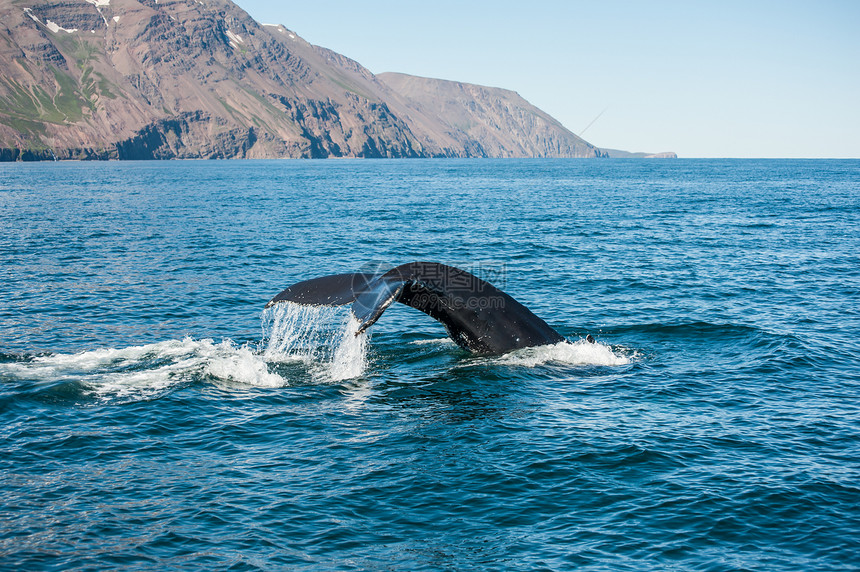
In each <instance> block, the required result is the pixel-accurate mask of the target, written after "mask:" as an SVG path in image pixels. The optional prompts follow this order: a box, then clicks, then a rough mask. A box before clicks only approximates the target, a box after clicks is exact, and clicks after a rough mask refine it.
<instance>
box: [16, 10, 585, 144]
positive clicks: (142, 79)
mask: <svg viewBox="0 0 860 572" xmlns="http://www.w3.org/2000/svg"><path fill="white" fill-rule="evenodd" d="M381 77H383V78H384V81H382V80H381V79H380V78H379V77H377V76H374V75H373V74H371V73H370V72H369V71H368V70H366V69H365V68H363V67H362V66H361V65H359V64H358V63H357V62H355V61H353V60H350V59H349V58H346V57H344V56H341V55H339V54H336V53H334V52H332V51H330V50H326V49H324V48H320V47H317V46H313V45H311V44H309V43H307V42H305V41H304V40H302V39H301V38H300V37H298V36H297V35H296V34H295V33H293V32H291V31H290V30H288V29H286V28H284V27H283V26H263V25H260V24H258V23H257V22H256V21H254V20H253V19H252V18H251V17H250V16H248V14H246V13H245V12H244V11H243V10H241V9H240V8H239V7H237V6H236V5H234V4H233V3H232V2H230V1H229V0H203V1H200V0H0V160H16V159H46V158H53V157H56V158H120V159H146V158H218V157H223V158H230V157H422V156H459V157H474V156H481V157H483V156H488V157H548V156H556V157H568V156H577V157H578V156H599V155H600V151H599V150H597V149H596V148H594V147H593V146H591V145H589V144H588V143H586V142H584V141H582V140H581V139H579V138H577V137H576V136H575V135H573V134H572V133H570V132H569V131H567V130H566V129H564V127H562V126H561V125H560V124H558V122H556V121H555V120H553V119H552V118H551V117H549V116H548V115H546V114H545V113H543V112H541V111H540V110H538V109H536V108H534V107H533V106H531V105H529V104H528V102H526V101H524V100H523V99H522V98H520V97H519V96H517V95H516V94H514V93H513V92H508V91H505V90H498V89H491V88H482V87H479V86H471V85H466V84H457V83H454V82H440V81H436V80H423V79H421V78H411V77H409V76H400V75H393V74H385V75H383V76H381ZM422 89H424V90H426V92H424V93H422V92H421V90H422Z"/></svg>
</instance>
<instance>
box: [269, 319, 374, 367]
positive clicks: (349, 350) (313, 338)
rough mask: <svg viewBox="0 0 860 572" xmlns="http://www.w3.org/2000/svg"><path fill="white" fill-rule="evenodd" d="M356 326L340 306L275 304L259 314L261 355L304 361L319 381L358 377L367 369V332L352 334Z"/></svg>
mask: <svg viewBox="0 0 860 572" xmlns="http://www.w3.org/2000/svg"><path fill="white" fill-rule="evenodd" d="M358 327H359V323H358V321H357V320H356V319H355V317H354V316H353V315H352V313H351V312H348V311H346V312H345V311H344V310H343V309H339V308H332V307H328V306H300V305H298V304H290V303H281V304H276V305H274V306H272V307H271V308H269V309H268V310H266V311H265V312H264V313H263V333H264V338H265V340H266V341H265V350H264V351H263V358H264V359H265V360H266V361H270V362H290V361H301V362H304V363H305V364H307V365H308V366H309V370H310V372H311V374H312V375H313V376H314V377H315V378H316V379H317V381H322V382H326V381H328V382H335V381H343V380H345V379H352V378H355V377H360V376H361V375H363V374H364V372H365V370H366V369H367V346H368V334H367V333H361V334H358V335H356V332H357V331H358Z"/></svg>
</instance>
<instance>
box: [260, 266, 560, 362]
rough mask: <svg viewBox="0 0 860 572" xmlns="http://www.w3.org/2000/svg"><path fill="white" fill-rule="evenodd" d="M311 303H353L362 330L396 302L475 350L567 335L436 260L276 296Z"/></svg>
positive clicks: (312, 283)
mask: <svg viewBox="0 0 860 572" xmlns="http://www.w3.org/2000/svg"><path fill="white" fill-rule="evenodd" d="M278 302H293V303H295V304H302V305H307V306H342V305H345V304H350V303H351V304H352V314H353V315H354V316H355V317H356V319H357V320H358V322H359V324H360V325H359V328H358V332H363V331H365V330H366V329H367V328H369V327H370V326H372V325H373V324H374V323H375V322H376V321H377V320H378V319H379V317H380V316H381V315H382V313H383V312H385V310H386V308H388V307H389V306H390V305H391V304H392V303H393V302H400V303H401V304H406V305H407V306H412V307H413V308H416V309H418V310H421V311H422V312H424V313H425V314H427V315H428V316H430V317H431V318H434V319H436V320H438V321H439V322H442V324H444V326H445V328H446V329H447V330H448V333H449V335H450V336H451V339H452V340H453V341H454V342H456V343H457V345H459V346H460V347H463V348H465V349H468V350H470V351H473V352H476V353H484V354H500V353H505V352H508V351H511V350H515V349H520V348H526V347H532V346H542V345H547V344H555V343H559V342H562V341H565V338H564V337H563V336H562V335H561V334H559V333H558V332H556V331H555V330H554V329H552V328H551V327H550V326H549V325H547V323H546V322H544V321H543V320H541V319H540V318H539V317H537V316H536V315H534V314H533V313H532V312H531V311H529V309H528V308H526V307H525V306H523V305H522V304H520V303H519V302H517V301H516V300H514V299H513V298H512V297H511V296H509V295H508V294H506V293H505V292H503V291H501V290H499V289H498V288H496V287H495V286H493V285H492V284H490V283H489V282H486V281H484V280H481V279H480V278H478V277H477V276H475V275H474V274H471V273H469V272H466V271H465V270H460V269H459V268H455V267H453V266H446V265H444V264H439V263H437V262H410V263H408V264H403V265H401V266H397V267H396V268H392V269H391V270H389V271H387V272H383V273H376V274H374V273H363V272H356V273H352V274H335V275H333V276H323V277H321V278H313V279H311V280H306V281H304V282H299V283H298V284H294V285H292V286H290V287H289V288H287V289H286V290H284V291H283V292H281V293H280V294H278V295H277V296H275V297H274V298H272V300H271V301H269V303H268V304H266V307H267V308H268V307H270V306H272V305H274V304H277V303H278Z"/></svg>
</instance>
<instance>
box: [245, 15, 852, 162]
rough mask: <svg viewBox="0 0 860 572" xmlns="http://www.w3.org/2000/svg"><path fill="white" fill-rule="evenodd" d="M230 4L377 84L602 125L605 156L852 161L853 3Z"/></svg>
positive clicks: (596, 138)
mask: <svg viewBox="0 0 860 572" xmlns="http://www.w3.org/2000/svg"><path fill="white" fill-rule="evenodd" d="M235 1H236V2H237V3H238V4H239V6H241V7H242V8H243V9H245V10H246V11H247V12H249V13H250V14H251V16H253V17H254V18H255V19H256V20H258V21H259V22H264V23H273V24H283V25H284V26H286V27H287V28H289V29H291V30H293V31H294V32H296V33H297V34H299V35H300V36H302V37H303V38H305V39H306V40H308V41H309V42H311V43H314V44H318V45H321V46H325V47H327V48H331V49H333V50H335V51H337V52H339V53H341V54H343V55H345V56H348V57H350V58H353V59H355V60H357V61H358V62H359V63H361V64H362V65H364V66H365V67H367V68H368V69H370V71H372V72H374V73H379V72H384V71H397V72H403V73H408V74H413V75H421V76H427V77H435V78H443V79H452V80H457V81H463V82H470V83H478V84H482V85H489V86H494V87H504V88H507V89H512V90H514V91H517V92H518V93H519V94H520V95H522V96H523V97H524V98H526V99H527V100H528V101H530V102H531V103H533V104H534V105H537V106H538V107H540V108H541V109H543V110H544V111H546V112H548V113H549V114H550V115H552V116H554V117H555V118H556V119H558V120H559V121H561V122H562V123H563V124H564V125H565V126H566V127H567V128H568V129H570V130H571V131H573V132H574V133H581V132H582V131H583V130H585V129H586V127H587V126H588V125H589V124H590V123H592V121H593V120H594V119H595V118H596V117H598V116H599V115H600V114H601V112H603V114H602V115H600V117H599V118H598V119H597V120H596V121H594V122H593V124H591V126H590V127H589V128H588V129H587V130H586V131H585V133H584V134H583V137H584V138H585V139H586V140H588V141H590V142H592V143H594V144H595V145H598V146H601V147H611V148H617V149H624V150H628V151H675V152H677V153H678V154H679V155H680V156H683V157H860V1H854V0H843V1H832V0H831V1H828V0H821V1H809V0H807V1H804V2H795V1H756V0H746V1H740V2H735V1H724V2H704V1H686V2H685V1H680V0H679V1H668V0H650V1H641V2H634V1H618V0H608V1H605V2H599V1H594V0H589V1H587V2H584V1H580V0H568V1H563V0H547V1H541V0H534V1H532V2H528V1H522V0H520V1H507V0H493V1H484V0H474V1H464V0H458V1H452V0H436V1H435V2H409V1H408V0H407V1H404V0H378V1H367V2H355V1H346V0H317V1H316V2H308V1H307V0H306V1H303V2H295V1H291V0H286V1H283V0H282V1H276V0H235ZM604 110H605V111H604Z"/></svg>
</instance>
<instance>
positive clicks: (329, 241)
mask: <svg viewBox="0 0 860 572" xmlns="http://www.w3.org/2000/svg"><path fill="white" fill-rule="evenodd" d="M414 260H429V261H438V262H442V263H445V264H450V265H454V266H458V267H460V268H463V269H465V270H468V271H470V272H472V273H474V274H476V275H478V276H480V277H481V278H484V279H485V280H488V281H489V282H491V283H493V284H494V285H496V286H498V287H500V288H502V289H503V290H505V291H506V292H508V293H509V294H511V295H512V296H513V297H514V298H516V299H517V300H519V301H520V302H522V303H523V304H525V305H526V306H527V307H529V308H530V309H531V310H532V311H533V312H534V313H535V314H537V315H538V316H540V317H542V318H543V319H544V320H546V322H547V323H549V324H550V325H551V326H552V327H554V328H555V329H556V330H558V331H559V332H560V333H561V334H562V335H564V336H565V337H566V338H567V339H568V340H569V341H570V342H571V343H569V344H560V345H558V346H549V347H540V348H530V349H526V350H518V351H514V352H511V353H508V354H505V355H502V356H479V355H472V354H470V353H468V352H466V351H465V350H462V349H460V348H459V347H457V346H456V345H455V344H453V343H452V342H451V341H450V340H449V339H448V338H447V335H446V332H445V330H444V328H443V327H442V326H441V325H440V324H438V323H437V322H435V321H433V320H431V319H430V318H428V316H426V315H424V314H422V313H420V312H417V311H415V310H414V309H411V308H409V307H406V306H403V305H400V304H395V305H394V306H393V307H392V308H390V309H389V310H388V311H387V312H386V313H385V315H384V316H383V317H382V319H380V321H379V322H378V323H376V324H375V325H374V326H373V327H372V328H371V329H370V330H369V332H368V333H369V335H360V336H357V337H356V336H354V335H352V334H351V333H350V331H349V314H348V312H349V310H348V307H344V308H341V309H319V308H317V309H314V308H306V307H298V306H294V305H292V304H281V305H277V306H275V307H274V308H271V309H269V310H265V311H264V310H263V307H264V305H265V304H266V302H267V301H268V300H269V299H271V298H272V297H273V296H274V295H276V294H277V293H278V292H280V291H281V290H282V289H284V288H286V287H287V286H289V285H291V284H293V283H295V282H298V281H300V280H305V279H308V278H313V277H316V276H322V275H326V274H334V273H339V272H353V271H356V270H363V269H375V268H383V267H385V266H386V265H396V264H401V263H405V262H410V261H414ZM588 334H591V335H593V336H594V337H595V338H596V340H597V343H595V344H589V343H587V342H585V341H584V337H585V336H587V335H588ZM858 336H860V161H854V160H846V161H836V160H834V161H831V160H809V161H799V160H798V161H796V160H677V161H649V160H462V161H461V160H398V161H384V160H380V161H373V160H364V161H362V160H357V161H351V160H344V161H223V162H220V161H213V162H196V161H195V162H129V163H119V162H112V163H39V164H25V163H18V164H8V163H7V164H0V435H2V438H1V439H0V569H3V570H124V569H125V570H165V569H170V570H201V569H213V570H237V571H238V570H408V571H418V570H458V571H459V570H607V571H609V570H612V571H615V570H631V571H632V570H636V571H640V570H685V571H686V570H709V571H711V570H713V571H723V570H726V571H728V570H749V571H782V570H785V571H788V570H791V571H795V570H817V571H822V570H860V564H858V563H860V365H858V357H860V342H858Z"/></svg>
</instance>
